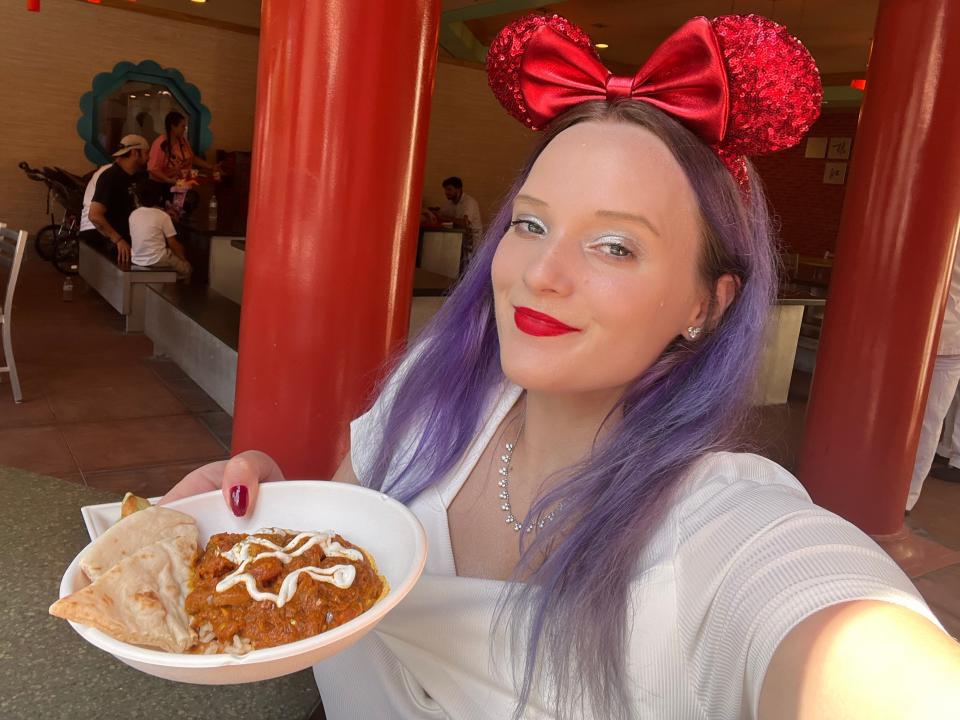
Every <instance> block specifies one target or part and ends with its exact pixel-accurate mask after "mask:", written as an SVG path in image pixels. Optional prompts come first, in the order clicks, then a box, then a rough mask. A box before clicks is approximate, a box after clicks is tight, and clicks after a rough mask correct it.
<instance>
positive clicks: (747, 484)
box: [671, 452, 848, 544]
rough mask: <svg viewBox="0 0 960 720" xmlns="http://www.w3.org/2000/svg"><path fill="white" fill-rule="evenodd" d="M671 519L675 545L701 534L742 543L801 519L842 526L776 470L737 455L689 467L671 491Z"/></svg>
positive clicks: (783, 471)
mask: <svg viewBox="0 0 960 720" xmlns="http://www.w3.org/2000/svg"><path fill="white" fill-rule="evenodd" d="M671 516H672V520H673V522H672V523H671V525H672V527H673V529H674V530H675V532H676V533H677V535H678V538H677V539H678V541H679V542H680V543H681V544H682V543H683V542H685V541H686V540H688V539H689V538H690V537H692V536H694V535H697V534H699V533H701V532H702V531H704V530H708V531H710V533H711V534H714V535H715V536H716V537H717V539H719V537H720V536H721V535H724V534H726V535H729V536H730V539H731V540H732V541H733V542H735V543H737V542H743V541H745V540H747V539H748V538H751V537H753V536H755V535H756V534H758V533H763V532H765V531H768V530H770V529H771V528H773V527H775V526H778V525H783V524H784V523H787V524H789V523H790V522H795V521H797V520H798V519H801V518H807V519H809V518H813V517H816V518H818V519H819V521H820V522H827V523H828V524H834V523H840V524H843V525H848V523H847V522H846V521H845V520H842V519H841V518H839V517H838V516H836V515H834V514H833V513H831V512H830V511H828V510H825V509H824V508H821V507H819V506H818V505H816V504H815V503H814V502H813V500H811V499H810V495H809V494H808V493H807V491H806V490H805V489H804V487H803V485H801V484H800V481H799V480H797V478H795V477H794V476H793V475H792V474H791V473H790V472H789V471H787V470H786V469H785V468H783V467H782V466H781V465H778V464H777V463H775V462H773V461H772V460H769V459H767V458H764V457H761V456H759V455H754V454H752V453H740V452H714V453H709V454H707V455H705V456H704V457H703V458H701V459H699V460H698V461H697V462H695V463H694V464H693V466H692V467H691V468H690V470H689V472H688V473H687V474H686V476H685V477H684V479H683V480H682V481H681V483H680V485H679V486H678V488H677V494H676V496H675V499H674V503H673V507H672V509H671ZM721 529H723V532H721Z"/></svg>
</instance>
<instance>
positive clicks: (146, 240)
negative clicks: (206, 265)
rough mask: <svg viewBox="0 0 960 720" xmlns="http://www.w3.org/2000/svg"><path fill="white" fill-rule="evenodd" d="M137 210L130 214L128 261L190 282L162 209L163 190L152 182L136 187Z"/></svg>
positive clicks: (182, 252) (180, 249)
mask: <svg viewBox="0 0 960 720" xmlns="http://www.w3.org/2000/svg"><path fill="white" fill-rule="evenodd" d="M137 198H138V199H139V200H140V207H138V208H137V209H136V210H134V211H133V212H132V213H130V239H131V241H132V245H133V253H132V255H131V261H132V262H133V264H134V265H137V266H138V267H154V266H156V265H164V266H167V267H171V268H173V269H174V270H176V271H177V280H179V281H181V282H186V281H187V280H189V279H190V273H191V272H193V268H192V267H190V263H189V262H187V253H186V251H185V250H184V248H183V245H182V244H181V243H180V241H178V240H177V231H176V229H175V228H174V227H173V220H171V219H170V215H169V214H168V213H167V211H166V210H164V209H163V204H164V198H163V191H162V190H161V188H159V187H158V186H157V184H156V183H154V182H151V181H150V180H144V181H142V182H140V183H139V184H138V185H137Z"/></svg>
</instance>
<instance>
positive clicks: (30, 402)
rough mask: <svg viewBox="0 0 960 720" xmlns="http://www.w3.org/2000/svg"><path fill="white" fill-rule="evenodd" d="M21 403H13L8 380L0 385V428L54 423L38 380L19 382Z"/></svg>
mask: <svg viewBox="0 0 960 720" xmlns="http://www.w3.org/2000/svg"><path fill="white" fill-rule="evenodd" d="M20 390H21V391H22V392H23V402H22V403H15V402H14V401H13V390H12V389H11V387H10V380H9V378H8V377H7V376H6V375H4V376H3V382H2V383H0V428H9V427H29V426H35V425H53V424H54V423H55V422H56V418H54V415H53V413H52V412H51V411H50V405H49V403H48V402H47V398H46V395H44V392H43V385H42V383H40V381H39V380H25V379H23V378H21V380H20Z"/></svg>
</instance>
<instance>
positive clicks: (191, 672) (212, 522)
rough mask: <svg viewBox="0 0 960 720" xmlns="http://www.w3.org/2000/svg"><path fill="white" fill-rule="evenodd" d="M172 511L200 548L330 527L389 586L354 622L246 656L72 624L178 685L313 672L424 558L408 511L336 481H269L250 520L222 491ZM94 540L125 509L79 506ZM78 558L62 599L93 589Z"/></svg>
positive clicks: (419, 529)
mask: <svg viewBox="0 0 960 720" xmlns="http://www.w3.org/2000/svg"><path fill="white" fill-rule="evenodd" d="M168 507H170V508H174V509H176V510H179V511H180V512H184V513H187V514H188V515H191V516H192V517H193V518H195V519H196V521H197V526H198V527H199V530H200V542H201V545H205V544H206V541H207V539H208V538H209V537H210V536H211V535H213V534H215V533H218V532H248V533H249V532H253V531H254V530H258V529H260V528H265V527H282V528H288V529H291V530H321V531H322V530H332V531H335V532H338V533H340V534H342V535H343V536H344V537H345V538H346V539H347V540H349V541H350V542H352V543H355V544H357V545H359V546H360V547H362V548H363V549H365V550H367V551H368V552H369V553H370V554H371V555H372V556H373V557H374V559H375V560H376V562H377V567H378V569H379V570H380V572H381V573H382V574H383V575H384V576H385V577H386V578H387V580H388V582H389V583H390V592H389V594H388V595H387V596H386V597H385V598H384V599H383V600H381V601H380V602H378V603H377V604H376V605H374V606H373V607H372V608H370V609H369V610H367V611H366V612H365V613H363V614H362V615H360V616H359V617H356V618H354V619H353V620H351V621H350V622H347V623H344V624H343V625H341V626H339V627H336V628H333V629H332V630H328V631H327V632H324V633H321V634H319V635H315V636H314V637H310V638H306V639H304V640H298V641H297V642H292V643H287V644H286V645H278V646H277V647H272V648H265V649H263V650H254V651H253V652H250V653H247V654H246V655H242V656H234V655H226V654H218V655H190V654H185V653H168V652H164V651H162V650H152V649H149V648H144V647H140V646H138V645H131V644H130V643H125V642H121V641H119V640H115V639H114V638H112V637H110V636H108V635H106V634H104V633H102V632H100V631H99V630H96V629H94V628H90V627H87V626H85V625H78V624H77V623H70V624H71V625H72V626H73V628H74V630H76V631H77V632H78V633H79V634H80V636H81V637H82V638H83V639H84V640H86V641H87V642H89V643H91V644H93V645H95V646H96V647H98V648H100V649H101V650H105V651H106V652H108V653H110V654H111V655H113V656H114V657H116V658H117V659H118V660H121V661H123V662H125V663H126V664H128V665H131V666H133V667H135V668H137V669H138V670H142V671H143V672H145V673H149V674H150V675H156V676H157V677H162V678H166V679H168V680H176V681H179V682H189V683H199V684H204V685H228V684H234V683H247V682H256V681H259V680H266V679H268V678H273V677H279V676H281V675H286V674H289V673H292V672H296V671H298V670H303V669H304V668H307V667H310V666H311V665H313V664H314V663H317V662H319V661H321V660H323V659H325V658H327V657H330V656H331V655H333V654H335V653H337V652H339V651H340V650H343V649H344V648H346V647H348V646H350V645H352V644H353V643H354V642H356V641H357V640H359V639H360V638H361V637H363V636H364V635H365V634H366V633H368V632H369V631H370V630H372V629H373V628H374V626H376V624H377V623H378V622H380V620H382V619H383V617H384V616H385V615H386V614H387V613H388V612H389V611H390V610H392V609H393V608H394V607H396V605H397V603H399V602H400V600H402V599H403V597H404V596H405V595H406V594H407V593H408V592H410V590H411V589H412V588H413V586H414V585H415V584H416V582H417V580H418V579H419V578H420V574H421V573H422V572H423V566H424V564H425V563H426V560H427V540H426V534H425V533H424V530H423V526H422V525H421V524H420V521H419V520H417V518H416V516H415V515H414V514H413V513H411V512H410V511H409V510H408V509H407V508H406V506H404V505H402V504H400V503H399V502H397V501H396V500H393V499H392V498H389V497H387V496H386V495H384V494H382V493H379V492H376V491H374V490H369V489H367V488H362V487H358V486H356V485H345V484H343V483H335V482H326V481H323V482H320V481H309V480H296V481H287V482H271V483H264V484H263V485H261V486H260V492H259V495H258V499H257V504H256V506H255V507H254V508H253V510H252V511H251V512H250V513H248V514H247V517H245V518H237V517H234V515H233V513H231V512H230V510H229V509H228V508H227V506H226V504H225V503H224V500H223V495H222V494H221V492H220V491H219V490H216V491H213V492H209V493H204V494H203V495H195V496H193V497H189V498H183V499H182V500H176V501H174V502H172V503H170V504H169V505H168ZM82 513H83V519H84V522H85V523H86V525H87V530H88V531H89V532H90V537H91V538H92V539H94V538H96V537H97V536H99V535H100V534H101V533H103V532H104V531H105V530H106V529H107V528H108V527H110V525H112V524H113V523H115V522H116V521H117V520H118V519H119V517H120V504H119V503H110V504H107V505H91V506H88V507H85V508H83V509H82ZM88 584H89V581H88V580H87V577H86V576H85V575H84V574H83V572H82V571H81V570H80V566H79V564H78V562H77V559H76V558H74V560H73V562H72V563H70V567H68V568H67V571H66V573H65V574H64V576H63V580H62V582H61V583H60V597H64V596H66V595H69V594H70V593H72V592H75V591H76V590H79V589H80V588H82V587H84V586H85V585H88Z"/></svg>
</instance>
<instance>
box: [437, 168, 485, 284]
mask: <svg viewBox="0 0 960 720" xmlns="http://www.w3.org/2000/svg"><path fill="white" fill-rule="evenodd" d="M443 194H444V195H445V196H446V198H447V204H446V205H445V206H444V207H443V208H441V209H440V218H441V219H442V220H452V221H453V224H454V226H455V227H462V228H466V231H467V232H466V233H465V234H464V236H463V252H462V253H461V255H460V271H461V272H463V269H464V267H465V266H466V264H467V262H468V261H469V260H470V257H471V256H472V255H473V251H474V249H475V248H476V247H477V246H478V245H479V244H480V241H481V240H482V239H483V221H482V220H481V219H480V205H479V204H477V201H476V200H475V199H474V198H473V197H472V196H470V195H467V194H466V193H465V192H463V180H461V179H460V178H458V177H456V176H454V177H448V178H447V179H446V180H444V181H443Z"/></svg>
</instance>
